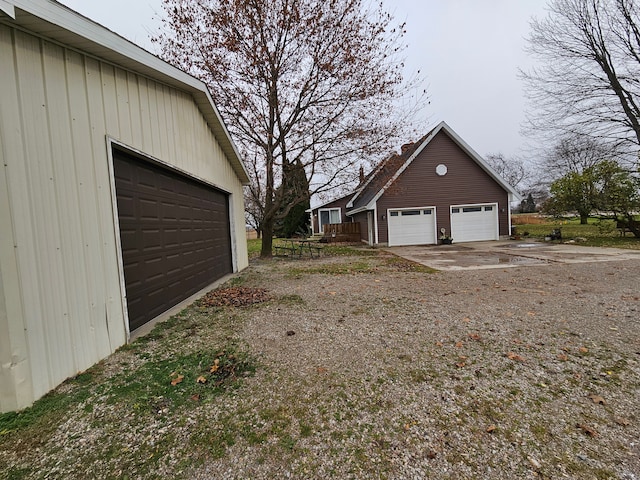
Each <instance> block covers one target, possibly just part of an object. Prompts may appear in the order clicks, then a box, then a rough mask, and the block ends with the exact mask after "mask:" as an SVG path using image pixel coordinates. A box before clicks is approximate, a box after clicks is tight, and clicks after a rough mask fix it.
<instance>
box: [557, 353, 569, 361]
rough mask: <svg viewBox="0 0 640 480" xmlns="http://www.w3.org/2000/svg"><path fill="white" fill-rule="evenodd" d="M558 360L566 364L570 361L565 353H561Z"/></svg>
mask: <svg viewBox="0 0 640 480" xmlns="http://www.w3.org/2000/svg"><path fill="white" fill-rule="evenodd" d="M558 360H560V361H561V362H566V361H567V360H569V357H567V356H566V355H565V354H564V353H561V354H559V355H558Z"/></svg>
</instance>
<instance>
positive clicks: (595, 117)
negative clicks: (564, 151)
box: [522, 0, 640, 159]
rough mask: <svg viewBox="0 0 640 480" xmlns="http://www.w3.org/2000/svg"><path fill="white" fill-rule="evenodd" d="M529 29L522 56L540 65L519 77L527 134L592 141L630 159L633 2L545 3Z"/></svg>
mask: <svg viewBox="0 0 640 480" xmlns="http://www.w3.org/2000/svg"><path fill="white" fill-rule="evenodd" d="M531 26H532V32H531V34H530V36H529V52H530V53H531V54H533V55H534V56H535V57H536V58H537V59H538V60H539V61H540V63H541V65H542V66H541V67H539V68H536V69H533V70H532V71H530V72H523V73H522V77H523V78H524V80H525V81H526V84H527V86H528V87H529V95H530V99H531V100H532V105H533V108H534V109H535V110H534V111H533V112H532V113H531V117H530V122H529V127H530V128H531V130H532V131H538V132H540V131H542V132H552V133H554V134H557V133H561V134H564V133H571V134H578V135H583V136H591V137H594V138H600V139H603V140H606V141H607V142H608V143H609V144H612V145H614V147H615V148H618V147H619V146H622V147H624V149H625V150H626V151H627V152H632V153H634V154H635V152H637V150H638V145H640V105H639V101H640V10H639V6H638V2H637V0H550V3H549V13H548V15H547V17H546V18H543V19H537V20H534V21H533V22H532V25H531ZM636 159H637V158H636Z"/></svg>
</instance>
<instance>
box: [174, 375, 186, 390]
mask: <svg viewBox="0 0 640 480" xmlns="http://www.w3.org/2000/svg"><path fill="white" fill-rule="evenodd" d="M172 377H173V375H172ZM182 380H184V375H178V376H177V377H173V378H172V379H171V385H173V386H174V387H175V386H176V385H178V384H179V383H180V382H182Z"/></svg>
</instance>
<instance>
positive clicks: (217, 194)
mask: <svg viewBox="0 0 640 480" xmlns="http://www.w3.org/2000/svg"><path fill="white" fill-rule="evenodd" d="M113 167H114V177H115V187H116V198H117V205H118V222H119V226H120V241H121V248H122V264H123V269H124V278H125V291H126V297H127V311H128V315H129V328H130V330H131V331H133V330H135V329H136V328H138V327H140V326H141V325H143V324H145V323H146V322H148V321H150V320H151V319H153V318H155V317H156V316H158V315H159V314H161V313H162V312H165V311H166V310H168V309H169V308H171V307H172V306H174V305H176V304H177V303H179V302H181V301H182V300H184V299H185V298H188V297H189V296H191V295H192V294H194V293H196V292H198V291H199V290H201V289H203V288H205V287H206V286H207V285H210V284H211V283H212V282H214V281H215V280H218V279H219V278H221V277H223V276H224V275H227V274H229V273H231V272H232V259H231V234H230V229H229V199H228V195H227V194H225V193H224V192H221V191H220V190H217V189H215V188H213V187H210V186H209V185H206V184H205V183H202V182H198V181H196V180H195V179H193V178H190V177H187V176H186V175H181V174H180V173H178V172H176V171H172V170H169V169H168V168H163V167H161V166H159V165H156V164H153V163H151V162H149V161H146V160H144V159H141V158H137V157H135V156H133V155H131V154H127V153H124V152H121V151H119V150H114V153H113Z"/></svg>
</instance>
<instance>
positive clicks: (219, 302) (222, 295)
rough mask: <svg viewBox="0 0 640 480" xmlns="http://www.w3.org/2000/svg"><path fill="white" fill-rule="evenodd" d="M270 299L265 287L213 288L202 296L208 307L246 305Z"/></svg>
mask: <svg viewBox="0 0 640 480" xmlns="http://www.w3.org/2000/svg"><path fill="white" fill-rule="evenodd" d="M267 300H269V296H268V295H267V290H266V289H265V288H249V287H231V288H222V289H219V290H212V291H211V292H209V293H207V294H206V295H205V296H204V297H203V298H202V303H204V304H205V305H206V306H208V307H244V306H247V305H253V304H256V303H262V302H266V301H267Z"/></svg>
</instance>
